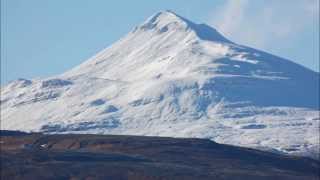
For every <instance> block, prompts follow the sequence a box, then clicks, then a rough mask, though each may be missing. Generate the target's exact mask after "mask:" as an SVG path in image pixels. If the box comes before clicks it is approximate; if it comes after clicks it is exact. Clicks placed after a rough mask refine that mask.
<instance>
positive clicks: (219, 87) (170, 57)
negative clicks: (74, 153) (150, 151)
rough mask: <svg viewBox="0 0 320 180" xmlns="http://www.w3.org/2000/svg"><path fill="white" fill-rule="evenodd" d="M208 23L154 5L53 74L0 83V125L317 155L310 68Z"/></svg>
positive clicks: (314, 77) (314, 80) (315, 82)
mask: <svg viewBox="0 0 320 180" xmlns="http://www.w3.org/2000/svg"><path fill="white" fill-rule="evenodd" d="M208 28H209V27H208V26H206V25H201V24H200V25H199V24H196V23H193V22H191V21H189V20H186V19H185V18H183V19H182V18H180V16H178V15H176V14H174V13H172V12H168V11H165V12H160V13H157V14H155V15H154V16H152V17H150V18H149V19H148V20H147V21H145V22H144V23H142V24H141V25H139V26H137V27H136V28H135V29H134V30H133V31H131V32H129V33H128V34H127V35H126V36H125V37H124V38H122V39H120V40H119V41H117V42H116V43H114V44H113V45H112V46H109V47H108V48H106V49H105V50H102V51H101V52H100V53H98V54H97V55H95V56H93V57H92V58H90V59H88V60H87V61H85V62H84V63H82V64H80V65H79V66H76V67H75V68H73V69H71V70H69V71H67V72H65V73H63V74H61V75H57V76H53V77H49V78H46V79H38V80H23V79H21V80H18V81H15V82H13V83H11V84H9V85H7V86H5V87H1V110H2V111H1V117H3V119H4V120H3V121H1V127H2V128H4V129H10V130H26V131H43V132H47V133H66V132H71V133H75V132H76V133H103V134H129V135H156V136H173V137H199V138H209V139H212V140H215V141H217V142H220V143H227V144H233V145H241V146H246V147H254V148H266V149H270V150H275V151H279V152H283V153H289V154H298V155H306V156H317V153H318V149H319V138H318V137H319V136H317V135H319V132H318V127H319V120H320V119H319V101H318V99H319V94H318V91H319V73H316V72H313V71H312V70H309V69H307V68H305V67H303V66H300V65H297V64H295V63H292V62H290V61H288V60H285V59H283V58H280V57H277V56H274V55H271V54H268V53H265V52H263V51H259V50H256V49H253V48H248V47H246V46H242V45H239V44H236V43H233V42H231V41H229V40H227V39H226V38H224V37H223V36H222V35H221V34H220V33H218V32H217V31H216V30H215V29H214V28H209V29H208ZM196 32H198V33H196ZM199 34H201V35H200V36H202V38H201V37H199ZM221 36H222V37H221ZM30 109H32V111H33V113H30ZM297 137H298V138H297Z"/></svg>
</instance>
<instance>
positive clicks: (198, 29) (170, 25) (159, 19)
mask: <svg viewBox="0 0 320 180" xmlns="http://www.w3.org/2000/svg"><path fill="white" fill-rule="evenodd" d="M138 28H139V29H141V30H143V31H148V30H156V31H158V32H161V33H163V32H167V31H184V32H190V31H193V32H194V33H195V34H196V35H197V36H198V37H199V38H200V39H202V40H209V41H220V42H228V43H231V41H229V40H228V39H226V38H225V37H224V36H223V35H221V34H220V33H219V32H218V31H217V30H216V29H215V28H213V27H210V26H209V25H206V24H196V23H194V22H192V21H190V20H188V19H186V18H184V17H182V16H180V15H178V14H176V13H175V12H173V11H171V10H165V11H160V12H158V13H156V14H154V15H153V16H151V17H150V18H148V19H147V20H146V21H145V22H144V23H143V24H142V25H140V26H138Z"/></svg>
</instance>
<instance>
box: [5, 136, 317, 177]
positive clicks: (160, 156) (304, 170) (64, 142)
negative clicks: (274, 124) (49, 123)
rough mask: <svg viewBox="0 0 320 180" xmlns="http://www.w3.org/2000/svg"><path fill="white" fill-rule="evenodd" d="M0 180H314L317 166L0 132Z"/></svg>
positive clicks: (250, 154)
mask: <svg viewBox="0 0 320 180" xmlns="http://www.w3.org/2000/svg"><path fill="white" fill-rule="evenodd" d="M0 157H1V179H12V180H13V179H23V180H28V179H30V180H31V179H32V180H33V179H109V180H112V179H114V180H119V179H129V180H138V179H139V180H141V179H142V180H143V179H146V180H166V179H170V180H171V179H172V180H175V179H177V180H178V179H179V180H180V179H190V180H191V179H199V180H202V179H208V180H209V179H210V180H213V179H215V180H227V179H229V180H230V179H231V180H243V179H246V180H251V179H252V180H264V179H265V180H269V179H273V180H313V179H314V180H316V179H318V178H319V176H318V175H319V168H320V164H319V161H315V160H311V159H308V158H298V157H289V156H282V155H277V154H273V153H267V152H262V151H257V150H253V149H246V148H239V147H234V146H227V145H221V144H217V143H214V142H212V141H209V140H201V139H175V138H164V137H162V138H160V137H142V136H112V135H77V134H72V135H71V134H69V135H42V134H25V133H17V132H4V131H2V132H1V154H0Z"/></svg>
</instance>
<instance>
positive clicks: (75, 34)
mask: <svg viewBox="0 0 320 180" xmlns="http://www.w3.org/2000/svg"><path fill="white" fill-rule="evenodd" d="M166 9H169V10H173V11H175V12H176V13H177V14H179V15H181V16H184V17H186V18H188V19H190V20H192V21H195V22H197V23H207V24H209V25H212V26H214V27H215V28H216V29H218V30H219V31H220V32H221V33H223V34H224V35H225V36H226V37H227V38H229V39H231V40H232V41H234V42H237V43H240V44H244V45H247V46H251V47H254V48H258V49H262V50H265V51H268V52H270V53H273V54H275V55H279V56H281V57H285V58H287V59H290V60H293V61H294V62H297V63H299V64H302V65H304V66H306V67H309V68H311V69H313V70H315V71H319V1H318V0H281V1H278V0H237V1H236V0H202V1H199V0H188V1H186V0H161V1H160V0H155V1H150V0H136V1H128V0H117V1H111V0H110V1H105V0H92V1H88V0H68V1H66V0H28V1H26V0H1V82H2V84H3V83H7V82H8V81H11V80H14V79H17V78H36V77H46V76H50V75H54V74H59V73H62V72H64V71H66V70H68V69H70V68H72V67H74V66H75V65H78V64H80V63H81V62H83V61H85V60H86V59H87V58H89V57H91V56H92V55H94V54H95V53H97V52H98V51H100V50H102V49H104V48H105V47H106V46H109V45H110V44H112V43H113V42H115V41H116V40H118V39H119V38H121V37H122V36H124V35H125V34H126V33H127V32H129V31H130V30H131V29H133V27H134V26H136V25H138V24H140V23H142V22H143V21H144V20H145V19H146V18H147V17H149V16H151V15H152V14H154V13H156V12H158V11H161V10H166Z"/></svg>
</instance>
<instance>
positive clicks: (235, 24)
mask: <svg viewBox="0 0 320 180" xmlns="http://www.w3.org/2000/svg"><path fill="white" fill-rule="evenodd" d="M213 12H214V13H213V14H212V20H211V24H212V25H213V26H214V27H216V28H217V29H218V30H219V31H220V32H222V33H223V34H225V35H226V36H227V37H229V38H230V39H231V40H234V41H235V42H238V43H241V44H246V45H250V46H254V47H258V48H263V49H268V47H269V46H271V45H273V44H274V42H280V41H282V40H286V41H287V40H290V39H293V38H295V36H296V35H297V34H299V33H300V32H301V31H303V30H304V29H305V28H312V27H314V26H319V0H280V1H279V0H268V1H267V0H264V1H263V0H257V1H253V0H252V1H249V0H226V1H225V3H224V4H223V5H222V6H221V7H217V8H216V9H215V10H214V11H213Z"/></svg>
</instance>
